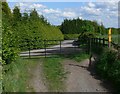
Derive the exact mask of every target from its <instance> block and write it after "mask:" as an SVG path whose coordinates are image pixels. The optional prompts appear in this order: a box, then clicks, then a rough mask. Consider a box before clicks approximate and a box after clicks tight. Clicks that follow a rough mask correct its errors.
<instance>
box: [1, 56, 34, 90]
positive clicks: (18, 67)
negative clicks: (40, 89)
mask: <svg viewBox="0 0 120 94" xmlns="http://www.w3.org/2000/svg"><path fill="white" fill-rule="evenodd" d="M33 65H34V62H33V61H30V60H24V59H20V58H19V59H17V61H16V62H12V63H11V64H8V65H4V67H3V92H27V91H31V92H32V88H31V87H30V86H29V84H28V83H29V82H28V81H29V78H31V75H30V73H29V69H30V68H32V66H33Z"/></svg>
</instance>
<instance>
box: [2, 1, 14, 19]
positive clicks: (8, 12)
mask: <svg viewBox="0 0 120 94" xmlns="http://www.w3.org/2000/svg"><path fill="white" fill-rule="evenodd" d="M3 16H5V17H7V18H11V17H12V13H11V10H10V8H9V6H8V4H7V2H2V17H3Z"/></svg>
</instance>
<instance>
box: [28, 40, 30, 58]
mask: <svg viewBox="0 0 120 94" xmlns="http://www.w3.org/2000/svg"><path fill="white" fill-rule="evenodd" d="M28 46H29V47H28V49H29V58H30V42H29V41H28Z"/></svg>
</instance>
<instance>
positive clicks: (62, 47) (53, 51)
mask: <svg viewBox="0 0 120 94" xmlns="http://www.w3.org/2000/svg"><path fill="white" fill-rule="evenodd" d="M40 43H42V44H43V47H38V48H37V49H36V48H33V47H32V46H33V45H34V46H35V44H30V43H29V42H28V43H27V44H26V45H24V46H28V50H27V51H23V52H21V53H20V56H21V57H29V58H31V57H33V56H44V57H48V56H53V55H63V54H73V53H77V52H79V51H80V49H79V47H78V45H77V42H76V40H64V41H63V40H41V41H40ZM38 44H39V43H38ZM38 44H37V45H36V46H38Z"/></svg>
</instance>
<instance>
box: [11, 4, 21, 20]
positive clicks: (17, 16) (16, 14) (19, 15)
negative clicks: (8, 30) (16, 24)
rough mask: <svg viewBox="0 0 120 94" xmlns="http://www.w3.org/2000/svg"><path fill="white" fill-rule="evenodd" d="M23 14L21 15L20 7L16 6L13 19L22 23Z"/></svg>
mask: <svg viewBox="0 0 120 94" xmlns="http://www.w3.org/2000/svg"><path fill="white" fill-rule="evenodd" d="M21 16H22V15H21V13H20V9H19V7H18V6H15V8H14V9H13V19H14V21H21Z"/></svg>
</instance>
